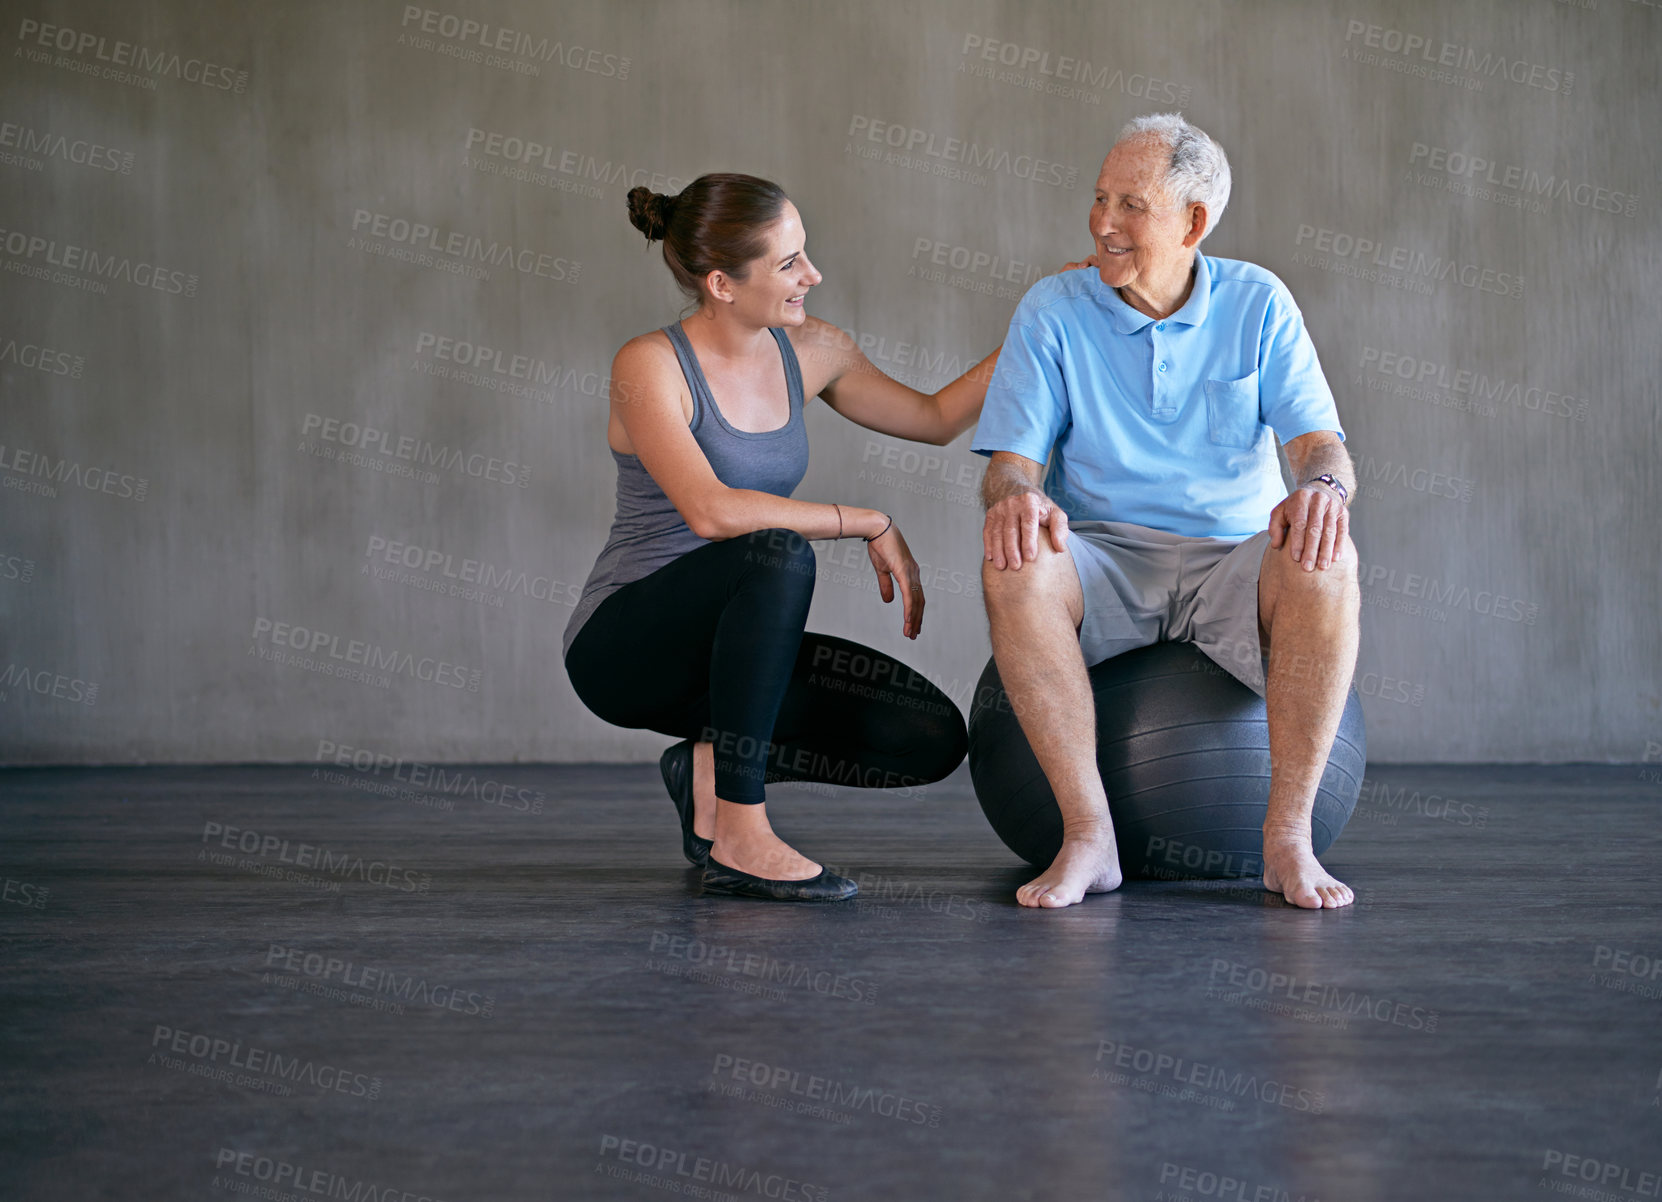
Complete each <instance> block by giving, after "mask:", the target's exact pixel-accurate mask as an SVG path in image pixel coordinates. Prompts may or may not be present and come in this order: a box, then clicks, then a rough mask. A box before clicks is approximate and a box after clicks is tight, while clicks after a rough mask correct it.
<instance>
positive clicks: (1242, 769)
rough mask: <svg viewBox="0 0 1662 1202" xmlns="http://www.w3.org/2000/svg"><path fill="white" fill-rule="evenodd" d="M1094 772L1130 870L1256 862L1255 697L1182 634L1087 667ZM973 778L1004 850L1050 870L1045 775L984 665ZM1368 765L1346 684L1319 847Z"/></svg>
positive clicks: (1349, 804)
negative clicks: (1092, 707)
mask: <svg viewBox="0 0 1662 1202" xmlns="http://www.w3.org/2000/svg"><path fill="white" fill-rule="evenodd" d="M1089 675H1090V679H1091V692H1092V693H1093V694H1094V696H1095V698H1096V730H1097V752H1096V762H1097V770H1098V771H1099V772H1101V773H1102V783H1103V787H1104V788H1105V789H1106V790H1107V793H1108V808H1109V810H1110V811H1111V812H1112V814H1113V816H1114V837H1115V840H1116V841H1117V843H1118V846H1119V854H1120V869H1121V871H1122V872H1123V873H1124V875H1125V876H1126V878H1127V879H1130V878H1134V877H1145V878H1147V877H1152V878H1156V879H1172V878H1178V877H1237V876H1258V875H1260V874H1261V873H1262V872H1263V850H1264V840H1263V835H1264V814H1265V812H1266V811H1267V809H1268V805H1269V795H1270V736H1269V722H1268V719H1267V715H1266V713H1265V710H1264V700H1263V698H1261V697H1259V696H1258V695H1257V694H1256V693H1254V692H1253V691H1252V690H1251V689H1249V688H1247V687H1246V686H1245V685H1244V684H1242V683H1241V682H1240V681H1238V680H1236V679H1235V678H1234V677H1233V676H1231V675H1229V673H1227V672H1225V671H1224V670H1223V669H1222V668H1221V667H1219V666H1218V665H1217V664H1214V663H1213V662H1212V661H1211V660H1210V659H1208V658H1207V657H1206V655H1205V653H1204V652H1202V651H1201V650H1200V649H1199V648H1197V647H1196V646H1195V645H1194V644H1193V643H1155V644H1154V645H1153V646H1150V647H1142V648H1139V649H1138V650H1136V651H1130V652H1127V653H1126V654H1124V655H1116V656H1114V657H1113V658H1112V659H1107V660H1104V661H1103V662H1102V663H1100V664H1096V665H1095V666H1093V667H1092V668H1091V669H1090V671H1089ZM969 762H970V777H971V779H972V780H973V781H974V783H975V795H976V797H977V798H978V799H979V800H980V802H981V809H982V810H983V811H984V812H985V813H986V815H987V821H989V822H991V823H992V826H993V830H994V831H995V832H997V834H998V837H999V838H1000V839H1002V840H1004V843H1005V845H1006V846H1007V847H1009V849H1010V850H1011V851H1013V852H1015V853H1016V854H1017V855H1018V856H1020V857H1021V858H1022V859H1024V860H1026V861H1027V862H1028V863H1029V864H1032V865H1033V866H1034V867H1036V868H1048V867H1049V866H1050V862H1051V860H1053V859H1055V857H1056V853H1057V851H1059V850H1060V849H1061V846H1062V812H1061V810H1060V809H1059V808H1058V807H1057V805H1056V796H1055V794H1054V793H1052V792H1051V788H1050V782H1049V781H1047V780H1046V779H1045V775H1044V773H1043V772H1042V771H1041V770H1040V768H1039V762H1038V760H1036V759H1035V758H1034V757H1033V750H1032V748H1031V747H1029V746H1028V743H1027V737H1026V736H1025V735H1024V734H1023V733H1022V729H1021V725H1020V723H1019V722H1018V721H1017V720H1016V715H1015V713H1014V712H1013V711H1012V710H1011V708H1010V702H1009V698H1008V697H1007V696H1006V695H1005V692H1004V686H1003V684H1002V682H1001V681H1000V680H999V677H998V668H997V666H996V665H995V664H994V662H993V661H992V660H990V659H989V660H988V661H987V668H986V671H984V672H982V673H981V680H980V683H979V685H978V686H977V688H976V691H975V702H974V704H973V706H972V707H971V710H970V720H969ZM1366 762H1367V735H1366V732H1365V730H1364V729H1363V725H1362V701H1361V698H1360V697H1358V696H1357V694H1356V689H1355V688H1354V687H1352V688H1351V691H1350V697H1349V699H1348V700H1347V701H1346V703H1345V711H1344V716H1343V717H1342V718H1341V719H1340V721H1339V733H1338V736H1337V737H1336V738H1335V739H1334V740H1333V750H1332V752H1331V754H1330V755H1329V757H1328V761H1327V769H1326V771H1325V772H1324V773H1323V774H1322V781H1321V787H1320V789H1319V790H1318V792H1317V794H1316V804H1315V809H1314V811H1313V813H1312V815H1311V822H1310V834H1311V843H1312V845H1313V846H1314V849H1315V852H1316V854H1317V855H1318V856H1319V855H1321V854H1322V853H1323V852H1324V851H1326V850H1327V849H1328V847H1329V846H1331V845H1332V843H1333V840H1334V839H1336V838H1338V836H1339V832H1340V831H1341V830H1343V829H1344V826H1345V823H1346V822H1347V821H1349V819H1350V815H1351V811H1352V810H1354V809H1355V808H1356V797H1357V794H1358V793H1359V792H1360V791H1361V788H1362V772H1363V769H1364V767H1365V766H1366Z"/></svg>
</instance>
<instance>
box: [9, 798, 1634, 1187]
mask: <svg viewBox="0 0 1662 1202" xmlns="http://www.w3.org/2000/svg"><path fill="white" fill-rule="evenodd" d="M1656 771H1657V770H1656V769H1655V768H1654V767H1653V768H1641V767H1637V766H1635V767H1631V768H1546V769H1543V768H1502V769H1492V768H1414V767H1396V768H1380V769H1376V770H1374V771H1373V772H1372V773H1371V775H1370V777H1369V783H1368V788H1367V790H1366V791H1365V795H1364V801H1363V803H1362V805H1361V807H1360V808H1359V810H1358V814H1357V817H1356V818H1355V819H1354V820H1353V821H1352V823H1351V825H1350V827H1349V829H1348V830H1347V831H1346V832H1345V834H1344V836H1343V837H1342V838H1341V839H1340V840H1339V842H1338V844H1337V845H1336V846H1335V847H1334V848H1333V850H1332V851H1331V852H1330V853H1329V855H1328V857H1327V860H1328V863H1329V866H1330V867H1332V868H1333V869H1334V870H1335V871H1336V872H1337V873H1338V874H1339V875H1340V876H1341V877H1343V878H1344V879H1345V880H1347V881H1349V882H1350V883H1351V884H1352V885H1353V886H1355V888H1356V889H1357V892H1358V895H1359V901H1358V904H1357V905H1356V906H1354V907H1352V908H1350V909H1348V910H1343V911H1338V912H1328V913H1313V912H1302V911H1296V910H1293V909H1291V908H1289V907H1287V906H1285V905H1283V904H1282V903H1281V902H1280V901H1279V899H1267V898H1265V897H1264V896H1263V895H1261V894H1259V893H1256V892H1254V891H1253V890H1252V889H1251V888H1250V887H1247V886H1245V885H1243V884H1230V883H1177V882H1169V883H1155V884H1150V883H1132V884H1130V885H1128V886H1127V887H1126V888H1124V889H1123V890H1122V891H1121V892H1119V893H1117V894H1114V895H1110V896H1105V897H1097V898H1093V899H1090V900H1089V901H1087V903H1086V904H1084V905H1082V906H1079V907H1076V908H1074V909H1071V910H1068V911H1065V912H1053V913H1035V912H1030V911H1023V910H1021V909H1019V908H1018V907H1016V906H1015V905H1014V904H1013V901H1012V899H1011V892H1012V890H1013V889H1014V887H1015V886H1016V885H1017V884H1018V883H1020V882H1021V881H1022V880H1023V879H1025V875H1024V873H1023V872H1022V871H1021V870H1020V869H1019V867H1017V866H1016V865H1015V864H1014V863H1013V859H1012V857H1011V856H1010V855H1009V854H1008V853H1007V852H1005V850H1004V849H1003V847H1002V846H1001V845H1000V844H999V843H998V842H997V841H996V840H995V839H994V838H993V836H992V834H991V833H990V831H989V830H988V828H987V826H986V824H985V822H984V820H983V819H982V817H981V814H980V811H979V809H978V808H977V807H976V805H975V802H974V800H973V798H972V797H971V794H970V792H969V785H968V778H967V775H966V774H965V772H964V770H963V769H960V771H959V773H958V774H957V775H955V776H954V777H953V778H951V779H950V780H949V781H948V782H946V783H944V784H943V785H940V786H935V787H933V788H932V789H930V790H929V791H928V795H927V796H924V797H913V798H901V797H896V796H893V795H889V794H868V793H861V792H856V791H843V790H805V789H803V788H801V787H785V786H774V787H772V795H773V798H774V804H773V806H772V807H771V808H772V810H773V813H774V819H775V823H776V825H777V826H778V827H779V829H780V830H781V832H782V833H784V834H786V835H787V837H789V838H792V839H793V840H794V841H795V842H797V844H798V845H799V846H800V847H802V848H803V849H804V850H805V851H807V852H808V853H809V854H811V855H814V856H816V857H818V858H820V859H822V860H824V861H826V862H828V863H831V864H834V865H838V866H841V867H843V868H844V869H845V870H847V871H849V873H850V874H851V875H855V876H857V877H859V878H860V879H862V881H863V882H864V886H865V887H864V892H863V894H862V899H861V900H860V901H858V902H855V903H847V904H843V905H840V906H820V907H807V906H802V907H792V906H783V905H776V904H768V903H759V902H744V901H738V900H733V899H725V898H708V899H706V898H700V897H698V896H697V895H696V887H695V884H694V882H695V877H694V875H693V874H692V872H691V871H690V870H689V869H688V868H687V867H686V866H685V864H684V862H683V861H681V859H680V855H679V850H678V841H677V837H676V827H675V822H674V816H673V813H672V811H671V808H670V805H669V802H668V799H667V798H666V797H665V796H664V794H663V791H662V786H661V784H660V782H659V781H658V777H657V771H656V768H655V767H651V766H646V767H594V766H585V767H525V766H515V767H479V768H475V769H470V770H462V776H463V780H464V788H463V790H462V792H461V795H460V796H455V795H446V794H443V793H437V792H435V791H433V790H432V789H431V788H428V789H425V790H423V789H414V790H410V791H408V792H406V793H404V794H402V795H393V796H379V795H377V794H375V793H373V792H371V791H370V790H369V788H368V785H369V783H370V781H371V780H372V779H373V778H372V777H371V776H370V774H358V773H354V772H352V771H351V770H344V771H343V774H342V775H340V776H337V777H336V778H335V779H333V780H330V779H324V778H321V777H318V776H315V775H314V772H313V771H312V770H311V769H310V768H235V769H224V768H214V769H176V768H155V769H103V770H41V771H34V770H15V771H10V772H4V773H0V791H3V798H4V800H3V802H0V878H4V884H3V888H0V892H3V895H4V900H3V901H0V948H3V951H0V964H3V971H0V1007H3V1010H0V1020H3V1021H0V1064H3V1066H4V1068H3V1072H4V1075H5V1087H4V1096H3V1098H0V1107H3V1109H4V1117H3V1120H0V1149H3V1161H4V1164H3V1166H0V1170H3V1171H0V1196H4V1197H6V1198H18V1199H37V1198H39V1199H45V1198H50V1199H58V1198H121V1199H135V1198H167V1199H185V1198H214V1197H223V1196H228V1195H235V1194H247V1193H248V1192H249V1191H251V1190H255V1189H259V1188H262V1187H264V1186H266V1185H268V1184H270V1182H269V1181H267V1180H266V1179H267V1178H273V1179H276V1180H277V1181H278V1182H279V1188H280V1189H281V1192H282V1193H283V1194H284V1195H286V1196H291V1197H303V1198H325V1197H354V1196H355V1197H358V1198H360V1199H361V1198H373V1199H377V1200H379V1199H381V1198H382V1197H387V1198H403V1197H405V1196H406V1195H405V1191H407V1197H408V1199H409V1200H410V1202H414V1199H416V1198H418V1197H421V1196H426V1197H429V1198H437V1199H445V1200H447V1202H465V1200H469V1199H471V1200H475V1202H478V1200H486V1199H567V1198H596V1199H630V1198H642V1199H656V1198H662V1197H666V1196H670V1195H673V1194H681V1195H682V1196H717V1195H729V1196H735V1197H738V1198H774V1199H787V1200H789V1202H802V1200H813V1202H821V1200H826V1199H834V1200H837V1202H847V1200H853V1199H932V1198H943V1199H956V1198H987V1199H1025V1198H1042V1199H1047V1200H1048V1199H1075V1198H1078V1199H1084V1198H1091V1199H1098V1198H1102V1199H1118V1198H1135V1199H1151V1200H1152V1199H1181V1198H1195V1199H1229V1200H1232V1202H1238V1200H1240V1199H1253V1200H1258V1199H1271V1198H1274V1199H1279V1198H1281V1197H1282V1196H1283V1191H1284V1193H1285V1195H1286V1196H1287V1197H1289V1198H1291V1199H1299V1198H1301V1197H1302V1198H1306V1199H1315V1198H1321V1199H1324V1200H1329V1202H1341V1200H1344V1199H1399V1198H1400V1199H1413V1200H1420V1199H1443V1198H1446V1199H1461V1200H1478V1199H1514V1198H1526V1199H1540V1198H1546V1197H1548V1196H1551V1195H1552V1194H1553V1193H1555V1192H1562V1193H1566V1194H1567V1195H1568V1196H1582V1197H1596V1196H1601V1195H1599V1194H1594V1193H1583V1194H1580V1195H1576V1194H1574V1193H1573V1192H1572V1191H1573V1190H1575V1189H1576V1188H1577V1187H1586V1186H1587V1183H1588V1182H1589V1180H1591V1181H1592V1182H1593V1185H1596V1186H1598V1187H1599V1188H1600V1189H1602V1191H1603V1193H1602V1196H1605V1197H1611V1198H1617V1197H1619V1198H1636V1197H1646V1196H1650V1197H1654V1196H1655V1189H1656V1186H1655V1179H1654V1178H1650V1179H1647V1178H1644V1177H1642V1176H1641V1174H1645V1173H1650V1174H1655V1173H1658V1172H1662V1099H1659V1097H1658V1090H1659V1086H1662V1000H1659V995H1662V967H1654V966H1655V965H1657V964H1658V963H1662V923H1659V921H1658V919H1659V914H1662V909H1659V907H1658V900H1659V892H1662V890H1659V887H1658V883H1657V866H1658V863H1659V854H1658V853H1659V850H1662V849H1659V843H1662V838H1659V829H1662V828H1659V824H1658V811H1659V808H1662V783H1658V781H1657V779H1656ZM504 787H506V788H507V790H508V791H509V795H508V797H507V798H505V799H504V798H501V797H500V796H499V793H500V791H501V790H502V789H503V788H504ZM517 790H523V791H524V795H523V796H518V795H516V792H515V791H517ZM538 792H540V793H541V794H542V795H543V797H544V800H542V801H541V802H540V805H539V806H538V808H540V813H533V812H521V811H519V810H518V809H516V808H514V807H515V806H517V805H521V804H523V805H525V806H527V807H530V806H532V805H533V802H534V798H533V795H534V794H536V793H538ZM440 799H443V800H448V801H450V802H451V804H452V808H451V809H449V810H442V809H438V808H435V806H434V805H433V804H432V803H433V802H434V801H435V800H440ZM504 801H506V804H503V802H504ZM210 824H217V828H216V827H215V826H211V825H210ZM218 828H237V831H236V832H235V833H234V834H232V835H230V836H227V835H226V834H225V833H224V832H223V831H222V830H220V829H218ZM205 831H206V832H208V834H207V835H206V838H205V836H204V832H205ZM250 831H251V832H253V835H252V836H250V835H249V834H247V833H245V832H250ZM227 838H230V839H231V841H232V847H230V848H228V847H226V846H224V845H223V844H224V841H225V840H226V839H227ZM239 839H240V840H243V841H246V842H247V843H248V845H249V846H251V847H253V848H254V851H253V852H252V853H244V852H240V851H237V850H234V848H235V846H236V842H237V840H239ZM285 840H286V841H287V842H286V844H284V843H283V841H285ZM302 845H304V847H302ZM325 848H326V849H327V852H328V856H329V860H328V861H327V862H321V857H322V852H321V851H320V849H325ZM216 856H217V857H223V858H222V859H219V860H217V861H216V860H215V858H214V857H216ZM271 873H275V874H287V875H268V874H271ZM291 877H292V878H298V879H290V878H291ZM308 957H310V959H309V958H308ZM331 958H333V959H335V960H337V961H338V962H339V963H338V964H337V965H334V966H330V965H329V964H328V961H329V960H330V959H331ZM354 999H356V1000H354ZM377 1001H378V1002H379V1005H376V1003H377ZM365 1003H369V1004H365ZM284 1089H286V1090H288V1091H289V1092H288V1094H287V1096H281V1095H280V1094H276V1093H273V1092H272V1091H273V1090H284ZM1647 1180H1648V1181H1649V1186H1648V1188H1647V1186H1646V1182H1647ZM702 1189H711V1190H713V1191H714V1195H704V1194H700V1193H699V1191H700V1190H702ZM354 1191H357V1192H356V1193H354ZM1260 1191H1262V1192H1260Z"/></svg>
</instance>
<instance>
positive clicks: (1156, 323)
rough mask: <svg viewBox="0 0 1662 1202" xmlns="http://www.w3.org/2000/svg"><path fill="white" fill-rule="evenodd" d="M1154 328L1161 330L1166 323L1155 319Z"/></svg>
mask: <svg viewBox="0 0 1662 1202" xmlns="http://www.w3.org/2000/svg"><path fill="white" fill-rule="evenodd" d="M1154 328H1155V329H1157V330H1163V329H1165V328H1166V323H1165V322H1163V321H1157V322H1155V323H1154Z"/></svg>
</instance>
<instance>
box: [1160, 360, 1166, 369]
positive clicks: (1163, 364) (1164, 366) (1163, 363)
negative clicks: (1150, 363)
mask: <svg viewBox="0 0 1662 1202" xmlns="http://www.w3.org/2000/svg"><path fill="white" fill-rule="evenodd" d="M1160 370H1161V371H1165V370H1166V364H1165V362H1164V361H1163V360H1162V361H1161V363H1160Z"/></svg>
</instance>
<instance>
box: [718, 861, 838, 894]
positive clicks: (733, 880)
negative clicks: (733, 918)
mask: <svg viewBox="0 0 1662 1202" xmlns="http://www.w3.org/2000/svg"><path fill="white" fill-rule="evenodd" d="M859 891H860V886H858V885H856V884H855V883H854V882H853V881H851V880H849V879H848V878H847V877H846V876H838V875H837V874H836V873H834V872H831V871H829V870H828V869H825V868H821V869H820V870H819V875H818V876H811V877H809V878H808V879H807V880H805V881H772V880H769V879H768V878H767V877H765V876H751V875H750V874H749V873H748V872H740V871H739V870H738V869H737V868H729V867H728V866H727V865H725V864H723V863H721V862H720V861H719V860H711V861H710V862H709V863H708V864H706V865H705V866H704V892H706V893H731V894H732V895H733V896H734V897H760V898H763V899H764V900H766V901H843V900H845V899H846V898H850V897H853V896H854V895H855V894H856V893H858V892H859Z"/></svg>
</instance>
